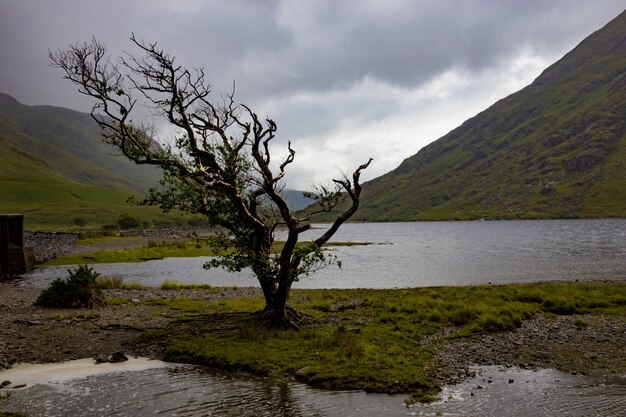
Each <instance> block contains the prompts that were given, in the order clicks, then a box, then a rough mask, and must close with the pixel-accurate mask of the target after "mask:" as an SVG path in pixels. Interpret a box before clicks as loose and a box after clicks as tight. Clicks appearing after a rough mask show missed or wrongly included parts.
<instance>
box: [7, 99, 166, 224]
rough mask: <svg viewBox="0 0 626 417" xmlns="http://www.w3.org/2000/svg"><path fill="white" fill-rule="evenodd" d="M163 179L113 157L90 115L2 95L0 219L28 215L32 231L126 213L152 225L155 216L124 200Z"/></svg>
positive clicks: (105, 219) (152, 171) (108, 220)
mask: <svg viewBox="0 0 626 417" xmlns="http://www.w3.org/2000/svg"><path fill="white" fill-rule="evenodd" d="M148 168H149V167H148ZM158 178H159V173H158V171H157V170H155V169H150V168H149V169H146V167H139V166H136V165H135V164H133V163H132V162H130V161H128V160H127V159H126V158H125V157H123V156H121V155H115V154H114V149H113V148H112V147H111V146H109V145H107V144H104V143H102V141H101V140H100V135H99V129H98V127H97V125H96V123H95V122H94V121H93V120H92V119H91V117H90V116H89V115H88V114H84V113H79V112H75V111H72V110H68V109H63V108H59V107H49V106H24V105H22V104H20V103H18V102H17V101H16V100H15V99H13V98H12V97H10V96H8V95H6V94H1V93H0V213H7V212H9V213H11V212H17V213H24V214H25V215H26V224H27V226H28V227H32V228H52V229H54V228H66V227H68V226H69V225H72V224H73V223H72V222H73V220H74V219H76V218H83V219H85V220H87V221H88V224H91V225H97V224H105V223H113V222H115V220H116V219H117V217H118V216H119V215H120V214H121V213H124V212H128V213H132V214H134V215H137V216H142V217H144V218H146V217H150V218H155V217H156V216H158V214H159V211H158V209H156V208H149V209H146V208H144V207H137V206H132V205H130V204H128V203H127V202H126V200H127V199H128V197H130V196H131V195H132V194H133V193H142V192H143V191H145V190H147V189H148V188H149V187H150V186H153V185H155V184H156V183H157V180H158Z"/></svg>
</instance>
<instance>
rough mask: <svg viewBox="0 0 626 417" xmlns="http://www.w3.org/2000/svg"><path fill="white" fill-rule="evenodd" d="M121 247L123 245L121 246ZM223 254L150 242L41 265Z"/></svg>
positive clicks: (277, 248) (195, 246)
mask: <svg viewBox="0 0 626 417" xmlns="http://www.w3.org/2000/svg"><path fill="white" fill-rule="evenodd" d="M107 240H117V241H120V242H123V240H124V238H121V237H106V238H96V239H94V238H92V239H85V240H82V241H79V242H77V243H83V242H86V243H91V242H96V241H107ZM120 244H122V243H120ZM370 244H371V243H368V242H331V243H328V244H327V245H326V246H328V247H332V246H362V245H370ZM283 245H284V242H276V243H274V245H273V247H272V250H273V251H275V252H276V253H278V252H279V251H280V250H281V249H282V246H283ZM222 254H224V251H219V250H217V249H215V248H212V247H210V246H207V245H202V244H201V245H198V244H197V242H195V241H187V242H165V241H162V242H158V241H151V242H149V243H148V245H146V246H145V247H143V248H129V249H126V248H124V249H120V250H103V251H95V252H90V253H80V254H73V255H66V256H60V257H58V258H54V259H51V260H49V261H47V262H45V263H44V264H43V266H56V265H81V264H103V263H117V262H145V261H150V260H154V259H163V258H174V257H175V258H192V257H198V256H219V255H222Z"/></svg>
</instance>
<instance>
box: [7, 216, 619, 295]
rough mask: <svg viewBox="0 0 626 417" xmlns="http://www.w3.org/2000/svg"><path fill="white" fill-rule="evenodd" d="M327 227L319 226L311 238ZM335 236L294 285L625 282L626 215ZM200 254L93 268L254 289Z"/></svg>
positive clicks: (399, 227)
mask: <svg viewBox="0 0 626 417" xmlns="http://www.w3.org/2000/svg"><path fill="white" fill-rule="evenodd" d="M327 227H328V226H327V225H316V228H315V229H314V230H311V231H309V232H307V233H306V234H305V235H304V236H303V238H304V239H311V238H314V237H315V236H316V235H319V234H321V233H322V232H323V230H324V229H325V228H327ZM333 240H334V241H337V242H341V241H344V242H345V241H352V242H371V243H372V244H371V245H367V246H350V247H346V246H337V247H333V248H332V251H333V253H334V254H335V255H337V256H338V258H339V259H340V260H341V261H342V263H343V267H342V269H339V268H337V267H336V266H334V267H327V268H325V269H322V270H320V271H317V272H315V273H313V274H312V275H311V276H309V277H305V278H303V279H302V280H301V281H300V282H298V283H296V284H295V285H294V287H295V288H359V287H361V288H395V287H423V286H437V285H470V284H486V283H493V284H503V283H512V282H534V281H552V280H594V279H626V219H602V220H524V221H483V222H480V221H477V222H413V223H354V224H346V225H344V226H343V227H342V228H341V229H340V230H339V231H338V233H337V234H336V235H335V237H334V238H333ZM205 261H206V259H204V258H166V259H163V260H157V261H149V262H142V263H120V264H108V265H107V264H102V265H94V269H96V270H97V271H98V272H100V273H101V274H102V275H122V276H123V277H124V278H125V281H126V282H138V283H141V284H145V285H152V286H158V285H160V284H161V283H162V282H164V281H166V280H174V281H179V282H184V283H203V284H210V285H213V286H255V285H256V281H255V280H254V279H253V278H251V275H250V274H249V273H245V272H244V273H241V274H238V275H233V274H229V273H227V272H225V271H223V270H220V269H213V270H209V271H207V270H204V269H203V268H202V265H203V263H204V262H205ZM67 268H68V267H67V266H62V267H50V268H43V269H39V270H37V271H35V272H33V273H31V274H28V275H26V276H24V277H23V278H22V279H21V280H20V281H19V282H18V285H26V286H38V287H43V286H46V285H47V284H48V283H49V282H50V281H51V280H52V279H54V278H55V277H58V276H66V275H67Z"/></svg>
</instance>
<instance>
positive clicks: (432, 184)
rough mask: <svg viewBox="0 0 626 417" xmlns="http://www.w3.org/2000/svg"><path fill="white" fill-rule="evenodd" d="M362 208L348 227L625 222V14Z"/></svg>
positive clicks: (429, 150)
mask: <svg viewBox="0 0 626 417" xmlns="http://www.w3.org/2000/svg"><path fill="white" fill-rule="evenodd" d="M362 201H363V204H362V206H361V208H360V209H359V211H358V212H357V213H356V215H355V216H354V218H353V219H354V220H367V221H407V220H435V219H436V220H441V219H478V218H560V217H567V218H578V217H610V216H619V217H624V216H626V12H624V13H622V14H621V15H620V16H618V17H617V18H616V19H614V20H613V21H612V22H610V23H609V24H608V25H606V26H605V27H604V28H603V29H601V30H599V31H597V32H595V33H594V34H592V35H591V36H589V37H588V38H587V39H585V40H584V41H583V42H581V43H580V44H579V45H578V46H577V47H576V48H575V49H574V50H572V51H571V52H570V53H568V54H567V55H566V56H565V57H563V58H562V59H561V60H560V61H558V62H557V63H555V64H554V65H552V66H550V67H549V68H548V69H546V70H545V71H544V72H543V73H542V74H541V75H540V76H539V77H538V78H537V79H536V80H535V81H534V82H533V83H532V84H531V85H529V86H527V87H526V88H524V89H523V90H521V91H519V92H517V93H515V94H512V95H511V96H509V97H506V98H504V99H502V100H500V101H498V102H497V103H496V104H494V105H493V106H491V107H490V108H488V109H487V110H485V111H483V112H482V113H480V114H478V115H477V116H475V117H473V118H471V119H469V120H467V121H466V122H464V123H463V124H462V125H461V126H459V127H458V128H456V129H454V130H453V131H451V132H450V133H448V134H447V135H446V136H444V137H442V138H440V139H439V140H437V141H435V142H433V143H432V144H430V145H428V146H426V147H425V148H423V149H422V150H420V151H419V152H418V153H417V154H416V155H414V156H412V157H410V158H408V159H406V160H405V161H404V162H402V164H401V165H400V166H399V167H398V168H397V169H395V170H394V171H392V172H390V173H388V174H386V175H383V176H382V177H379V178H377V179H375V180H372V181H370V182H368V183H366V184H365V186H364V191H363V198H362Z"/></svg>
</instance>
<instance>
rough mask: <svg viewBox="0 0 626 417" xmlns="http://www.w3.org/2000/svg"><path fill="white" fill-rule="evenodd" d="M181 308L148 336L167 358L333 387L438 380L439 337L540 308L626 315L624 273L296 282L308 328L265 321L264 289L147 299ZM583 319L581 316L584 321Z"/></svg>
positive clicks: (404, 387) (403, 388)
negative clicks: (603, 278)
mask: <svg viewBox="0 0 626 417" xmlns="http://www.w3.org/2000/svg"><path fill="white" fill-rule="evenodd" d="M146 303H147V304H149V305H151V306H153V307H154V309H155V314H162V311H163V309H173V310H176V311H178V312H182V313H184V316H183V318H181V319H179V320H177V321H175V322H173V323H172V324H171V325H169V326H168V327H167V328H163V329H159V330H154V331H151V332H147V333H145V334H144V335H143V336H142V337H143V338H148V339H160V340H165V342H164V343H165V344H166V350H165V357H166V359H167V360H171V361H178V362H190V363H197V364H203V365H208V366H212V367H216V368H220V369H226V370H243V371H248V372H251V373H254V374H257V375H268V376H274V377H276V376H279V377H280V376H284V375H289V376H293V377H295V378H297V379H299V380H301V381H303V382H306V383H308V384H310V385H313V386H317V387H322V388H329V389H363V390H365V391H369V392H386V393H411V394H414V395H416V396H419V397H423V396H424V394H426V398H430V397H431V396H432V395H434V394H435V393H436V392H438V390H439V389H440V379H439V378H438V369H436V363H437V360H436V357H437V351H436V347H437V346H438V345H439V344H441V343H446V339H445V337H444V336H441V337H439V338H437V337H435V338H433V337H431V336H432V335H436V334H444V332H441V331H442V330H444V329H448V330H449V329H453V331H452V332H445V334H452V335H453V337H454V338H458V337H471V336H473V335H477V334H484V333H492V332H498V331H507V330H514V329H516V328H517V327H519V326H520V325H521V324H522V322H523V321H524V320H527V319H530V318H531V317H533V316H535V315H538V314H543V315H548V316H550V315H552V316H553V315H570V314H584V313H591V314H600V313H601V314H606V315H620V316H624V314H625V313H626V285H625V284H623V283H549V284H523V285H522V284H520V285H506V286H474V287H438V288H419V289H397V290H365V289H357V290H294V291H293V294H292V297H291V305H292V306H293V307H295V308H296V309H298V310H300V311H302V312H304V313H306V314H308V315H309V316H310V319H309V320H308V321H307V323H306V324H305V325H304V326H303V327H302V329H301V331H297V332H296V331H275V330H271V329H266V328H263V327H260V326H259V325H258V324H257V323H256V322H255V320H254V315H253V314H252V313H254V312H255V311H258V310H260V309H261V308H262V307H263V303H262V300H261V299H259V298H235V299H221V300H216V301H214V302H210V303H209V302H206V301H205V300H200V299H180V298H179V299H173V300H152V301H147V302H146ZM581 326H583V324H582V323H581Z"/></svg>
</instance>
